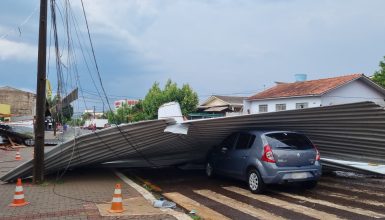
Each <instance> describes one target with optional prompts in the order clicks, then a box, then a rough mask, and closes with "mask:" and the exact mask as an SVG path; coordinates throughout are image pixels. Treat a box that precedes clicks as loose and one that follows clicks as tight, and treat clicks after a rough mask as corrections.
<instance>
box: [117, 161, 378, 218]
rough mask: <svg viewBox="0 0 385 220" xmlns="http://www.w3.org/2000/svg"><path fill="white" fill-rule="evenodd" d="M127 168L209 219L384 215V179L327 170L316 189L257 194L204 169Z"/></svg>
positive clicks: (283, 189)
mask: <svg viewBox="0 0 385 220" xmlns="http://www.w3.org/2000/svg"><path fill="white" fill-rule="evenodd" d="M125 173H128V174H129V175H136V176H138V177H140V178H142V179H145V180H148V181H149V182H151V183H152V184H154V185H155V186H158V187H160V188H161V190H162V193H163V194H164V195H165V196H166V197H168V198H174V199H173V200H174V201H175V202H177V203H178V204H185V207H187V209H189V208H191V209H192V208H194V207H196V208H197V209H198V210H199V211H201V212H202V214H203V215H205V214H206V218H207V216H211V217H208V218H209V219H219V218H220V219H242V220H247V219H385V178H374V177H368V176H361V175H358V176H357V175H353V176H340V175H338V176H337V175H335V174H329V175H324V176H323V177H322V178H321V180H320V182H319V185H318V186H317V187H316V188H315V189H312V190H304V189H302V188H301V187H300V186H299V185H275V186H271V187H268V190H267V191H266V192H265V193H264V194H262V195H254V194H252V193H250V192H249V191H248V189H247V185H246V184H245V183H243V182H241V181H237V180H232V179H228V178H223V177H217V178H214V179H208V178H207V177H206V176H205V174H204V171H203V170H181V169H177V168H166V169H142V170H135V171H134V170H126V171H125ZM186 204H187V205H186ZM194 204H195V206H194ZM199 211H198V215H199V214H200V213H199ZM207 213H209V214H207ZM218 216H219V217H218Z"/></svg>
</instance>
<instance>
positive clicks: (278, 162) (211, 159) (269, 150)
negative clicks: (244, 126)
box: [206, 131, 322, 193]
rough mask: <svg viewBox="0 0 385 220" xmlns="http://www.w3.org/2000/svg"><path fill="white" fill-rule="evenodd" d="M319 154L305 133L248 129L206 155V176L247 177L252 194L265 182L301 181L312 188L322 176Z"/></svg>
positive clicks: (245, 178) (243, 178)
mask: <svg viewBox="0 0 385 220" xmlns="http://www.w3.org/2000/svg"><path fill="white" fill-rule="evenodd" d="M321 173H322V167H321V163H320V154H319V152H318V150H317V148H316V147H315V146H314V145H313V144H312V142H311V141H310V140H309V139H308V138H307V137H306V136H305V135H303V134H300V133H297V132H292V131H247V132H236V133H233V134H231V135H230V136H228V137H227V138H226V139H225V140H224V141H223V142H222V143H221V144H220V145H219V146H216V147H214V148H213V149H212V150H211V151H210V152H209V154H208V156H207V163H206V175H207V176H208V177H212V176H213V175H214V174H220V175H225V176H229V177H233V178H237V179H241V180H246V181H247V182H248V185H249V189H250V191H251V192H253V193H260V192H262V191H263V190H264V188H265V185H266V184H282V183H289V182H301V184H303V186H304V187H306V188H308V189H309V188H313V187H315V186H316V185H317V181H318V179H319V178H320V177H321Z"/></svg>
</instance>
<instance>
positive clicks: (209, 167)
mask: <svg viewBox="0 0 385 220" xmlns="http://www.w3.org/2000/svg"><path fill="white" fill-rule="evenodd" d="M206 176H207V177H209V178H211V177H213V176H214V168H213V165H212V164H211V163H210V162H207V163H206Z"/></svg>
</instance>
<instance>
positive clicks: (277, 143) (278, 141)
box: [265, 133, 314, 150]
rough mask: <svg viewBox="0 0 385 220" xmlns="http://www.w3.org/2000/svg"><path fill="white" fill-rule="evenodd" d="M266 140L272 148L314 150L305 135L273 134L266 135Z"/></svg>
mask: <svg viewBox="0 0 385 220" xmlns="http://www.w3.org/2000/svg"><path fill="white" fill-rule="evenodd" d="M265 136H266V140H267V142H268V143H269V145H270V147H272V148H286V149H293V150H306V149H312V148H314V147H313V144H312V143H311V142H310V140H309V139H308V138H307V137H306V136H305V135H303V134H298V133H271V134H266V135H265Z"/></svg>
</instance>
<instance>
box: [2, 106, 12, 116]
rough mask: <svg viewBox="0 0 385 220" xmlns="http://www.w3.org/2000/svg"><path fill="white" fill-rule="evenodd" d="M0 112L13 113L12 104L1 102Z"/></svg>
mask: <svg viewBox="0 0 385 220" xmlns="http://www.w3.org/2000/svg"><path fill="white" fill-rule="evenodd" d="M0 114H6V115H9V114H11V106H10V105H7V104H0Z"/></svg>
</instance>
